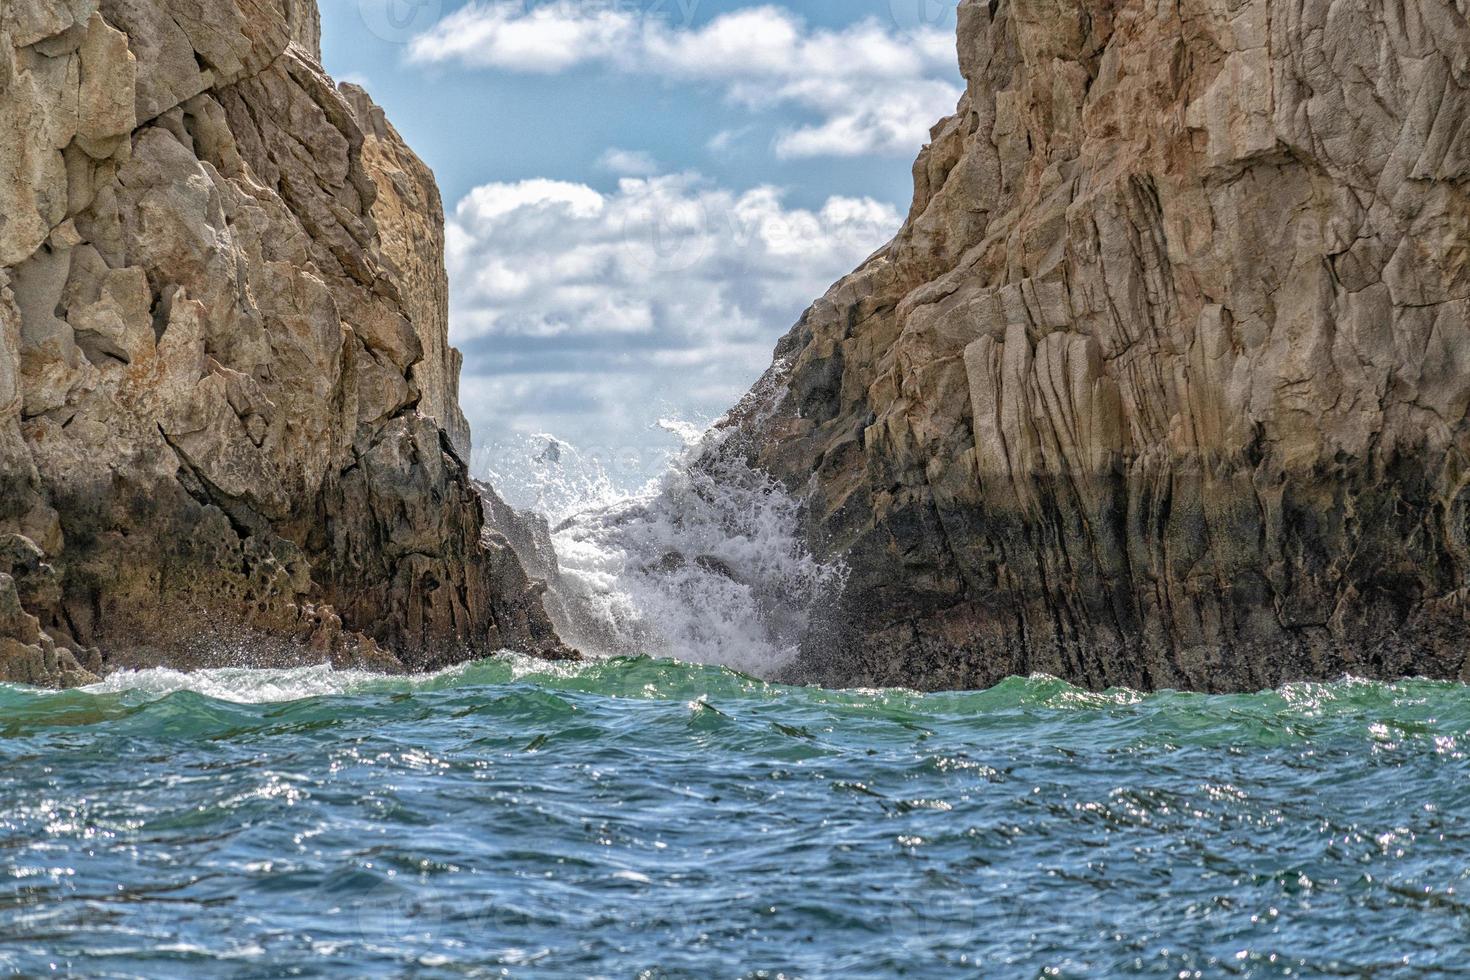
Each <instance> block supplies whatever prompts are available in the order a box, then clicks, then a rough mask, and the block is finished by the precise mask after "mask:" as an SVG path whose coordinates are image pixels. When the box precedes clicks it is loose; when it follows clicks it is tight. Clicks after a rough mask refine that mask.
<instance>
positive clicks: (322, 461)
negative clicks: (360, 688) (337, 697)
mask: <svg viewBox="0 0 1470 980" xmlns="http://www.w3.org/2000/svg"><path fill="white" fill-rule="evenodd" d="M318 31H319V19H318V15H317V11H316V8H315V4H314V3H311V2H310V0H203V2H199V0H35V2H30V3H25V4H6V5H4V6H3V7H0V126H3V127H4V128H5V129H6V131H7V132H11V133H24V134H26V136H25V138H24V139H8V140H4V141H0V491H3V492H0V536H6V535H9V536H8V537H0V542H8V543H6V544H4V545H3V547H0V573H4V574H5V575H7V576H8V577H9V578H7V581H8V582H9V592H10V593H13V594H14V596H15V598H16V600H17V601H18V602H19V603H20V608H21V609H22V610H23V611H24V613H25V615H26V616H29V617H31V619H34V620H35V623H36V626H37V628H38V630H39V633H40V635H39V636H38V637H36V639H35V640H32V639H29V638H28V637H29V636H30V634H31V632H32V631H31V629H30V621H29V620H26V619H16V618H14V617H12V619H11V620H10V621H9V623H10V626H11V627H12V629H0V636H6V637H10V639H11V640H12V646H11V647H7V650H8V651H9V652H8V653H6V654H5V656H4V658H0V659H3V660H4V662H5V663H6V664H9V665H11V666H9V667H6V668H5V674H4V676H5V677H9V678H11V679H21V680H24V681H25V682H27V683H37V682H47V681H49V682H54V683H67V682H71V681H75V680H77V679H78V678H80V677H81V676H82V675H81V673H80V671H81V667H80V665H79V663H78V658H77V656H75V655H74V653H73V651H81V659H82V660H85V661H86V662H87V663H88V666H89V667H90V668H93V669H95V670H104V669H110V668H111V667H115V666H118V665H122V664H128V665H141V664H146V663H168V664H171V665H175V666H192V665H195V664H202V663H208V662H214V661H218V660H221V659H225V660H229V661H231V662H292V661H299V660H301V659H304V658H314V659H321V658H328V657H330V658H334V659H336V660H338V661H339V662H343V663H356V664H368V665H374V666H399V667H403V666H407V667H420V666H428V665H433V664H442V663H448V662H452V661H454V660H457V659H462V658H464V657H468V656H474V655H483V654H485V653H488V652H493V651H494V650H496V649H498V648H501V647H512V648H516V649H521V650H526V651H529V652H537V653H541V652H546V653H551V654H554V655H558V656H563V655H566V651H565V649H564V648H563V647H562V646H561V645H560V643H559V642H558V641H557V640H556V638H555V636H554V634H553V633H552V631H551V627H550V624H549V622H548V621H547V619H546V616H545V614H544V611H542V610H541V609H540V607H539V606H537V605H536V603H534V602H532V601H531V600H530V599H528V598H527V596H526V594H525V590H524V589H523V588H520V586H519V585H518V584H517V582H516V576H517V575H519V576H520V577H521V579H524V573H523V572H522V571H521V570H520V568H519V565H518V563H516V561H515V558H514V556H513V555H512V554H509V553H508V552H505V551H503V550H498V549H494V548H486V547H484V546H483V545H482V544H481V541H480V534H481V523H482V512H481V505H480V502H479V497H478V495H477V494H476V493H475V491H474V489H473V487H472V486H471V484H470V480H469V477H468V473H467V471H466V468H465V465H464V462H463V460H464V459H465V458H466V456H467V453H468V430H467V427H465V426H464V423H463V416H462V415H460V414H459V410H458V406H457V404H456V403H455V389H456V385H457V378H456V372H457V368H458V361H457V360H456V358H455V356H454V353H453V352H452V351H451V350H450V349H449V348H448V347H447V344H446V332H447V322H446V315H445V311H444V307H443V302H442V297H443V296H444V294H445V283H444V269H443V229H442V225H441V214H440V211H439V206H438V194H437V191H436V190H434V187H433V179H432V175H430V174H429V172H428V170H427V169H426V168H425V167H424V166H423V165H422V163H420V162H419V161H418V160H417V158H416V157H414V156H413V155H412V154H411V153H410V152H409V151H408V150H407V148H406V147H404V146H403V145H402V141H401V140H400V139H399V138H398V136H397V134H396V133H395V132H393V130H392V128H391V127H390V126H388V125H387V123H386V121H385V120H383V118H382V115H381V112H380V111H378V110H377V109H376V107H374V106H373V105H372V103H371V102H370V100H368V99H367V97H366V94H365V93H361V92H360V91H359V92H354V93H352V96H351V98H350V99H349V98H348V97H346V96H344V95H343V94H342V93H341V92H339V91H338V89H337V87H336V86H335V85H334V84H333V83H332V81H331V79H329V78H328V77H327V76H326V75H325V74H324V73H323V71H322V69H321V67H320V65H319V64H318V59H319V54H318V51H317V37H318ZM384 188H388V190H384ZM380 202H381V203H380ZM410 259H411V261H410ZM441 424H442V425H444V426H446V427H449V428H450V429H451V430H453V431H454V432H455V433H456V438H457V439H459V440H460V443H461V444H460V445H459V446H458V447H454V446H451V445H450V443H449V441H448V440H447V439H446V438H445V437H444V435H443V434H442V432H441V430H440V425H441ZM22 541H23V542H25V544H24V545H22V544H20V542H22ZM7 563H8V564H9V565H10V566H13V567H9V568H7V567H5V566H6V565H7ZM43 569H44V570H45V571H43ZM508 587H509V588H510V589H511V590H510V591H506V589H507V588H508ZM7 594H9V593H7ZM48 644H50V646H49V647H48ZM22 647H23V648H24V649H21V648H22ZM97 648H100V649H101V651H102V653H94V652H93V651H94V650H96V649H97ZM63 654H65V655H64V656H63ZM38 656H39V659H38ZM68 658H69V659H68Z"/></svg>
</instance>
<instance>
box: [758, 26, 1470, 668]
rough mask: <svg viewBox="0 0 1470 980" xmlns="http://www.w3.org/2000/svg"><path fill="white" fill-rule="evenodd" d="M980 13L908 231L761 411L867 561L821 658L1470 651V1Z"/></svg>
mask: <svg viewBox="0 0 1470 980" xmlns="http://www.w3.org/2000/svg"><path fill="white" fill-rule="evenodd" d="M1462 7H1463V5H1462ZM959 15H960V33H959V52H960V63H961V68H962V70H963V71H964V73H965V76H966V78H967V80H968V87H967V91H966V93H965V95H964V97H963V98H962V100H961V102H960V106H959V109H958V111H957V113H956V115H955V116H953V117H952V118H950V119H948V120H946V121H944V122H942V123H941V124H939V125H938V126H937V127H936V128H935V130H934V137H933V142H932V143H931V144H930V145H929V146H928V147H927V148H926V149H925V150H924V152H923V154H922V155H921V156H920V158H919V161H918V163H917V164H916V165H915V168H914V177H915V200H914V205H913V209H912V211H911V213H910V216H909V219H908V221H907V223H906V224H905V226H904V228H903V230H902V231H901V232H900V233H899V235H898V237H897V238H896V239H895V240H894V241H893V242H892V243H891V244H890V245H888V246H887V247H886V248H884V249H883V250H881V251H880V252H879V253H878V254H877V255H875V256H874V257H873V258H872V259H870V260H869V261H868V262H867V263H866V264H865V265H864V266H863V267H862V268H861V269H859V270H858V271H857V272H855V273H853V275H852V276H850V277H848V278H847V279H845V280H843V281H842V282H840V283H838V284H837V285H836V286H834V287H833V288H832V290H831V291H830V292H829V293H828V294H827V295H826V296H825V297H824V298H823V299H821V300H819V301H818V302H817V303H816V304H815V305H814V306H813V307H812V308H811V309H810V310H809V311H808V312H807V314H806V315H805V316H804V317H803V318H802V320H801V322H800V323H799V324H798V325H797V326H796V328H795V329H794V330H793V331H792V332H791V333H790V334H789V335H788V336H787V337H786V338H785V339H784V340H783V341H782V342H781V345H780V346H779V348H778V351H777V354H778V359H777V365H776V367H774V368H773V369H772V372H771V374H770V375H768V377H767V378H766V379H765V380H764V382H763V385H762V387H761V388H758V389H757V391H762V390H775V391H776V392H778V393H779V395H780V398H779V403H778V404H777V403H775V401H773V400H772V399H769V398H763V397H761V396H759V395H757V396H754V397H752V399H751V400H750V402H749V403H748V404H747V405H745V406H743V407H742V409H741V411H740V412H738V413H737V414H736V422H735V424H736V425H738V426H739V427H740V428H741V429H742V430H743V432H742V434H743V436H745V437H746V438H745V440H744V441H743V443H741V444H743V445H745V446H746V447H748V449H749V452H750V454H751V456H752V457H753V458H754V459H755V460H756V461H757V462H759V463H760V464H761V465H763V466H765V467H767V468H768V469H770V470H771V471H772V472H773V473H775V474H776V475H778V476H779V477H780V478H782V479H783V480H784V481H785V482H786V484H787V485H788V486H789V487H790V488H791V489H792V491H793V492H794V493H796V494H798V495H799V496H800V497H801V498H802V500H803V502H804V504H805V512H806V515H807V521H808V527H809V533H810V541H811V545H812V547H813V548H814V549H815V550H816V551H817V552H818V553H819V554H820V555H823V556H828V555H834V554H841V555H845V556H846V557H847V564H848V567H849V568H850V569H851V570H852V574H851V575H850V577H849V579H848V582H847V586H846V590H845V592H844V594H843V595H842V596H840V597H836V598H834V601H833V604H832V608H831V609H830V610H829V611H828V615H827V616H826V617H825V620H824V622H823V623H822V624H821V627H820V628H819V629H818V630H816V631H814V632H813V634H812V636H811V637H809V640H808V642H807V644H806V648H805V651H804V654H803V656H802V658H801V662H800V666H799V668H798V672H797V674H798V676H800V677H802V678H804V679H817V680H823V681H835V682H842V683H863V684H891V683H899V684H909V685H915V686H921V687H941V686H984V685H988V684H992V683H994V682H996V681H998V680H1000V679H1001V678H1003V677H1005V676H1006V675H1009V674H1028V673H1031V672H1034V671H1045V672H1048V673H1053V674H1057V675H1060V676H1063V677H1065V678H1067V679H1069V680H1073V681H1076V682H1078V683H1082V684H1088V685H1094V686H1103V685H1108V684H1128V685H1132V686H1136V687H1165V686H1169V687H1184V688H1197V689H1209V690H1222V689H1248V688H1257V687H1264V686H1271V685H1275V684H1278V683H1281V682H1283V681H1287V680H1291V679H1295V678H1303V677H1331V676H1335V675H1340V674H1343V673H1347V672H1351V673H1356V674H1367V675H1374V676H1393V675H1399V674H1404V673H1412V674H1424V675H1430V676H1436V677H1459V676H1462V674H1464V673H1465V672H1466V670H1467V668H1470V660H1467V654H1470V643H1467V642H1466V640H1467V638H1470V628H1467V622H1466V618H1465V612H1464V603H1463V601H1462V597H1463V595H1464V594H1465V593H1464V590H1465V589H1466V587H1467V580H1470V547H1467V544H1466V537H1467V531H1466V519H1467V514H1470V491H1467V487H1470V475H1467V464H1466V460H1467V458H1470V424H1467V419H1466V411H1467V405H1470V253H1467V250H1466V242H1467V239H1470V181H1467V177H1470V152H1467V150H1466V146H1467V144H1466V141H1465V139H1464V136H1465V133H1466V132H1470V128H1467V127H1470V88H1467V86H1466V82H1467V79H1470V76H1467V74H1466V70H1467V65H1470V30H1467V29H1466V26H1465V19H1464V10H1463V9H1458V10H1457V9H1456V8H1455V5H1454V4H1449V5H1446V4H1444V3H1439V2H1437V0H1411V2H1409V3H1408V4H1406V5H1404V6H1403V7H1402V9H1400V8H1398V7H1395V8H1393V10H1391V11H1390V10H1388V9H1386V8H1385V7H1384V6H1383V5H1382V4H1376V3H1373V2H1370V0H1349V2H1341V0H1338V2H1329V0H1290V2H1287V0H1231V2H1229V3H1225V2H1221V0H1182V2H1180V3H1176V4H1172V5H1159V4H1154V3H1149V2H1145V0H1121V2H1112V0H1063V2H1058V3H1047V4H1034V3H1006V2H1001V3H997V2H994V0H988V2H986V0H965V2H963V3H961V4H960V8H959Z"/></svg>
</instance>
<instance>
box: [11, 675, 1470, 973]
mask: <svg viewBox="0 0 1470 980" xmlns="http://www.w3.org/2000/svg"><path fill="white" fill-rule="evenodd" d="M1467 750H1470V697H1467V690H1466V689H1465V688H1463V687H1459V686H1455V685H1448V684H1434V683H1425V682H1407V683H1401V684H1394V685H1381V684H1369V683H1362V682H1354V681H1344V682H1340V683H1337V684H1329V685H1301V686H1294V687H1290V688H1287V689H1285V690H1282V691H1280V692H1273V693H1265V694H1259V695H1251V696H1239V697H1205V696H1197V695H1183V694H1159V695H1150V696H1141V695H1137V694H1133V693H1131V692H1122V691H1117V692H1110V693H1106V694H1088V693H1084V692H1082V691H1079V690H1076V689H1074V688H1070V687H1068V686H1066V685H1064V684H1062V683H1060V682H1057V681H1053V680H1047V679H1032V680H1013V681H1009V682H1007V683H1005V684H1003V685H1001V686H1000V687H998V688H996V689H994V690H991V691H987V692H984V693H976V694H943V695H928V696H921V695H917V694H912V693H906V692H895V691H882V692H855V693H854V692H847V693H837V692H831V691H821V690H807V689H793V688H783V687H779V686H774V685H770V684H766V683H763V682H760V681H757V680H753V679H750V678H747V677H744V676H741V675H737V674H734V673H731V672H728V671H725V670H722V669H719V668H712V667H689V666H683V665H679V664H675V663H672V662H660V661H652V660H616V661H609V662H605V663H597V664H593V665H585V666H575V667H561V668H553V667H548V666H543V665H536V664H533V663H531V662H528V661H524V660H520V659H515V658H500V659H494V660H488V661H485V662H482V663H479V664H475V665H472V666H469V667H466V668H461V669H457V670H454V671H450V672H447V673H444V674H440V675H436V676H433V677H428V678H419V679H396V680H394V679H381V678H378V679H374V678H369V677H366V676H364V675H356V674H342V673H333V672H331V671H328V670H325V669H308V670H299V671H286V672H282V671H274V672H269V671H262V672H250V671H218V672H211V673H206V674H202V675H193V676H187V677H186V676H184V675H178V674H171V673H166V672H149V673H145V674H140V675H132V676H130V677H121V678H113V679H112V680H111V681H109V683H108V684H106V685H104V686H101V687H99V688H96V689H92V690H88V691H77V692H68V693H39V692H34V691H27V690H21V689H17V688H5V687H0V855H3V858H0V860H3V864H4V871H5V875H4V884H3V887H0V971H5V972H14V973H21V974H28V975H35V974H57V975H66V974H73V975H105V976H141V977H162V976H174V975H179V976H182V975H188V976H227V977H235V976H239V977H267V976H340V977H360V976H367V975H385V974H387V975H413V976H491V975H495V976H500V975H510V976H530V975H539V976H552V977H560V976H566V977H582V976H598V977H603V976H605V977H640V976H641V977H665V976H667V977H741V976H752V977H754V976H788V977H793V976H804V977H865V976H874V977H886V976H898V975H903V976H956V975H983V976H1016V977H1041V976H1048V977H1050V976H1099V975H1114V976H1118V975H1146V976H1171V977H1180V976H1204V977H1214V976H1255V977H1265V976H1339V975H1346V976H1376V977H1387V976H1435V975H1440V974H1459V975H1463V971H1464V970H1465V969H1466V966H1465V964H1466V957H1467V954H1470V904H1467V896H1466V894H1465V890H1466V889H1467V887H1470V882H1467V876H1470V817H1467V814H1470V780H1467V778H1466V777H1467V769H1470V762H1467Z"/></svg>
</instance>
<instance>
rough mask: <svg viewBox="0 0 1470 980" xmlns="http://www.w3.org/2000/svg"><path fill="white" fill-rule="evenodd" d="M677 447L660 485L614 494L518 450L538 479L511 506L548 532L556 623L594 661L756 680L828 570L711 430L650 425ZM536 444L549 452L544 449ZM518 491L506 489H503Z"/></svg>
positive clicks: (564, 465) (566, 458) (791, 510)
mask: <svg viewBox="0 0 1470 980" xmlns="http://www.w3.org/2000/svg"><path fill="white" fill-rule="evenodd" d="M659 424H660V426H661V427H663V428H664V429H666V430H667V431H669V432H671V433H672V434H674V435H676V436H677V437H679V438H680V440H681V441H682V442H683V443H684V449H683V451H682V452H681V453H679V454H678V455H677V456H676V457H675V458H674V460H673V462H672V463H671V465H670V466H669V468H668V470H667V472H666V473H665V474H664V475H663V477H662V478H660V479H658V480H655V481H653V482H652V483H650V484H648V485H647V486H645V487H643V488H641V489H639V490H637V491H633V492H624V493H621V494H619V493H617V492H616V490H615V486H614V481H612V480H610V479H608V478H607V476H606V474H605V472H604V470H603V469H602V468H601V466H600V465H599V464H598V461H597V460H596V459H595V457H591V456H588V455H584V454H582V453H579V452H578V451H577V450H576V449H575V448H574V447H571V446H568V445H567V444H566V443H564V442H560V441H559V440H555V439H554V438H553V437H549V436H539V437H536V439H534V440H532V441H531V443H530V444H529V445H528V446H526V447H524V449H523V452H524V453H525V454H526V455H527V457H528V460H527V462H526V464H525V465H518V464H516V465H509V466H503V467H502V470H503V471H504V472H518V473H520V474H521V476H522V479H527V478H531V479H535V480H537V481H539V486H537V487H536V488H535V489H534V491H533V492H529V493H528V492H527V491H526V490H525V489H523V488H516V489H513V490H512V492H511V496H512V497H515V498H519V499H520V500H522V501H526V500H527V499H528V498H530V502H531V503H532V505H533V507H535V508H536V509H539V510H540V511H541V512H542V513H543V514H545V515H546V516H547V517H548V519H550V520H551V522H552V528H553V535H552V537H553V543H554V545H555V548H556V554H557V559H558V561H559V563H560V566H561V581H560V583H559V584H558V588H559V591H560V599H561V609H560V610H559V613H560V615H559V618H560V619H561V620H563V621H561V622H558V624H557V625H558V626H559V627H560V628H561V631H562V632H563V634H564V636H565V637H566V639H567V640H568V641H569V642H571V643H573V644H574V645H576V646H578V647H580V648H581V649H582V650H584V651H586V652H589V653H594V654H599V655H619V656H622V655H642V654H646V655H650V656H655V657H672V658H676V659H679V660H684V661H687V662H692V663H703V664H719V665H722V666H726V667H731V668H734V669H736V670H740V671H744V672H747V673H752V674H756V675H761V676H770V675H771V674H772V673H774V672H775V671H777V670H779V669H780V667H782V666H783V665H784V664H786V663H787V662H788V661H789V660H790V659H791V657H792V656H793V655H794V654H795V652H796V649H797V646H798V644H799V642H800V639H801V636H802V634H803V632H804V631H805V628H806V625H807V622H808V618H809V616H810V613H811V610H812V609H813V607H814V606H815V605H816V603H817V602H818V601H819V600H820V599H821V598H822V597H823V596H824V595H827V594H829V593H830V592H831V591H833V590H834V589H836V588H837V587H839V585H840V583H841V578H842V574H843V573H842V570H841V568H840V567H838V566H836V565H832V564H823V563H821V562H818V561H817V560H815V559H814V558H813V557H812V556H811V555H810V553H809V552H808V550H807V549H806V548H805V546H804V544H803V542H802V541H801V537H800V522H799V514H798V508H797V504H796V503H795V501H793V500H792V499H791V498H790V497H789V496H788V495H787V494H786V493H785V492H784V490H783V488H782V487H781V486H780V485H779V484H777V483H776V482H775V481H774V480H772V479H771V478H770V477H769V476H767V475H766V474H764V473H761V472H758V471H756V470H753V469H751V468H750V467H749V466H748V465H747V464H746V463H745V462H744V461H743V460H742V459H741V458H740V457H739V454H738V453H734V452H725V451H722V450H723V449H724V447H722V446H721V445H720V440H721V439H722V438H723V437H724V435H723V433H722V432H721V431H719V430H714V431H704V430H701V429H699V428H698V427H695V426H690V425H688V424H685V423H682V422H678V421H674V420H661V421H660V423H659ZM545 446H555V447H557V449H556V450H555V451H554V452H547V451H546V449H545V448H544V447H545ZM517 491H518V492H517Z"/></svg>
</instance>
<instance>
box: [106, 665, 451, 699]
mask: <svg viewBox="0 0 1470 980" xmlns="http://www.w3.org/2000/svg"><path fill="white" fill-rule="evenodd" d="M462 669H463V668H461V667H452V668H450V669H449V670H448V671H440V672H439V673H437V674H432V675H423V676H421V677H418V678H414V679H412V680H413V681H418V682H422V681H426V680H432V679H437V678H439V677H443V676H444V675H445V674H448V673H450V672H452V671H458V670H462ZM384 680H385V678H384V677H383V675H381V674H373V673H369V672H367V671H362V670H337V669H335V668H333V667H331V666H329V665H327V664H317V665H314V666H310V667H292V668H285V669H255V668H245V667H221V668H216V669H211V670H195V671H189V672H185V671H180V670H170V669H168V668H166V667H154V668H149V669H147V670H120V671H117V672H116V673H113V674H109V675H108V676H107V678H106V679H105V680H103V681H102V682H101V683H98V684H92V685H89V686H87V687H85V688H83V689H82V690H84V691H86V692H88V693H89V694H123V693H128V692H135V693H141V694H145V695H152V696H154V697H165V696H167V695H169V694H174V693H177V692H179V691H193V692H194V693H195V694H203V695H205V696H206V697H211V698H214V699H216V700H219V701H233V702H234V703H236V704H269V703H274V702H280V701H299V700H302V699H304V698H315V697H329V696H332V695H340V694H351V693H353V692H355V691H359V690H361V689H363V688H365V687H368V686H370V685H375V684H382V683H383V682H384ZM400 680H401V679H400Z"/></svg>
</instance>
